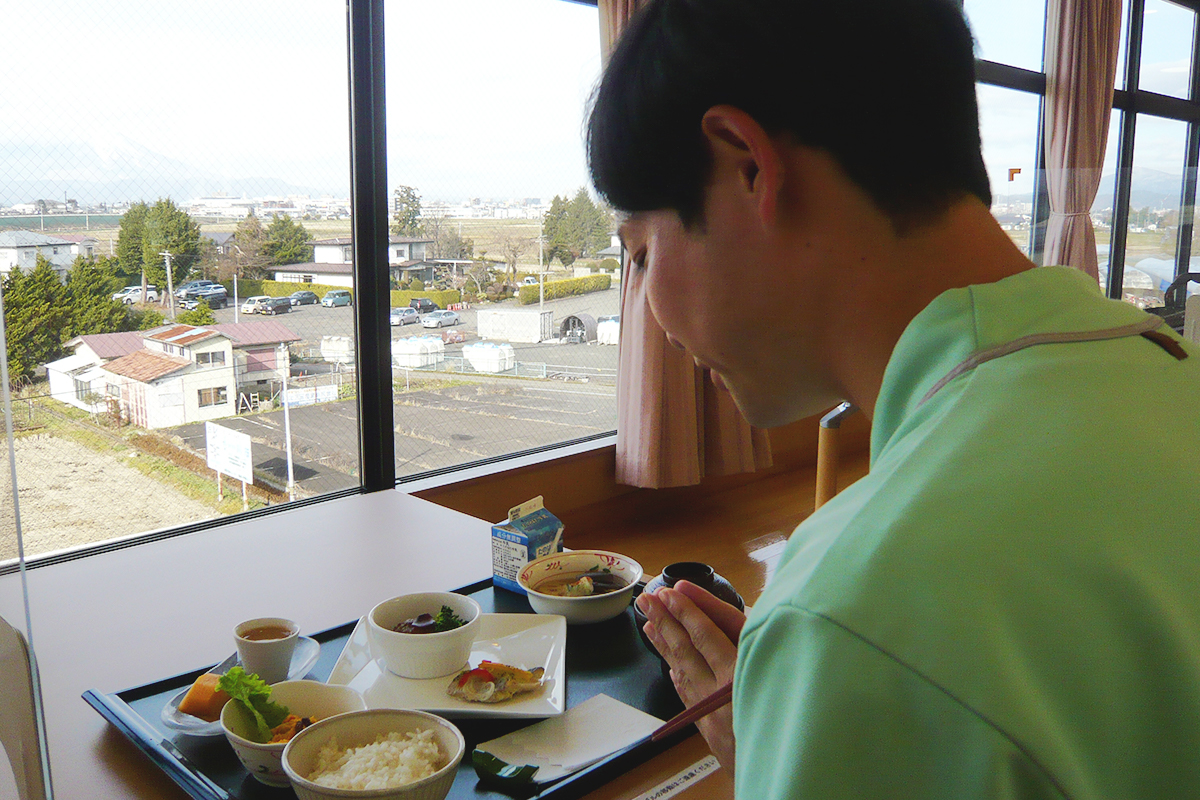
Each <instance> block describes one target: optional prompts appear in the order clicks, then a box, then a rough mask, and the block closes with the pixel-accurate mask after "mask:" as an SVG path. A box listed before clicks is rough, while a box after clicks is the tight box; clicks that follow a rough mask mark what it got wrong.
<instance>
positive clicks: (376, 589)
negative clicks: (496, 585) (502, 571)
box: [0, 491, 491, 800]
mask: <svg viewBox="0 0 1200 800" xmlns="http://www.w3.org/2000/svg"><path fill="white" fill-rule="evenodd" d="M100 513H102V511H101V512H100ZM490 530H491V526H490V523H488V522H486V521H483V520H479V519H476V518H474V517H469V516H467V515H465V514H460V513H459V512H457V511H451V510H449V509H446V508H443V507H441V506H438V505H434V504H433V503H429V502H427V501H424V500H419V499H417V498H415V497H411V496H409V495H407V494H403V493H400V492H395V491H387V492H377V493H374V494H369V495H358V496H354V497H348V498H343V499H339V500H332V501H328V502H322V503H316V504H313V505H310V506H306V507H302V508H295V509H289V510H287V511H283V512H280V513H276V514H269V515H266V516H263V517H261V518H258V519H251V520H245V521H242V522H237V523H234V524H230V525H226V526H222V527H220V528H217V529H214V530H209V531H204V532H199V533H194V534H188V535H185V536H178V537H175V538H173V539H168V540H164V541H161V542H156V543H154V544H149V545H141V546H136V547H130V548H126V549H123V550H118V551H115V552H112V553H106V554H102V555H96V556H90V557H87V558H81V559H78V560H75V561H70V562H67V563H63V564H56V565H53V566H47V567H40V568H37V569H32V570H29V571H28V572H27V575H28V580H29V593H30V605H31V608H32V614H33V643H34V650H35V653H36V655H37V658H38V664H39V668H40V670H41V681H42V691H43V696H44V698H45V712H46V726H47V734H48V739H49V746H50V762H51V768H52V773H53V778H54V788H55V796H56V797H57V798H59V800H74V799H75V798H78V799H79V800H92V799H93V798H115V797H136V798H142V799H143V800H146V799H149V798H156V799H157V798H168V799H169V800H181V798H185V797H186V795H185V793H184V792H183V791H182V790H181V789H180V788H179V787H177V786H176V785H175V784H174V783H173V782H172V781H171V780H170V779H169V778H167V777H166V775H165V774H164V773H163V772H161V771H160V770H159V769H158V768H157V767H155V766H154V765H153V764H152V763H151V762H150V761H149V759H147V758H146V757H145V756H143V755H142V754H141V753H140V752H139V751H138V750H137V749H136V748H135V747H134V746H133V745H132V744H130V743H129V742H128V741H127V740H126V739H125V738H124V737H123V736H122V735H121V734H120V733H118V732H117V731H115V730H114V729H112V728H111V727H110V726H109V724H108V723H107V722H105V721H104V719H103V718H101V716H100V715H99V714H97V713H96V711H94V710H93V709H92V708H91V707H90V706H88V705H87V704H86V703H85V702H84V701H83V699H82V698H81V695H82V694H83V692H84V691H86V690H88V689H95V690H97V691H99V692H103V693H108V692H114V691H120V690H123V689H127V688H130V687H134V686H141V685H143V684H146V683H150V682H151V681H155V680H159V679H162V678H166V677H170V676H173V675H178V674H181V673H183V672H187V671H189V670H193V669H196V668H199V667H203V666H205V665H207V664H211V663H214V662H216V661H219V660H220V659H222V658H224V657H225V656H226V655H228V654H229V653H230V652H233V639H232V635H233V634H232V629H233V626H234V625H236V624H237V623H238V622H240V621H242V620H244V619H249V618H251V617H259V616H282V617H288V618H291V619H294V620H296V621H297V622H299V623H300V626H301V629H302V632H310V631H319V630H324V629H326V628H331V627H334V626H336V625H340V624H342V623H345V622H348V621H350V620H353V619H355V618H357V617H359V616H361V615H362V614H364V613H366V611H367V610H368V609H370V608H371V606H373V605H374V604H375V603H377V602H379V601H380V600H383V599H386V598H388V597H391V596H393V595H396V594H401V593H404V592H414V591H428V590H445V589H450V588H456V587H459V586H465V585H469V584H471V583H474V582H476V581H480V580H484V579H486V578H489V577H490V576H491V547H490ZM20 583H21V582H20V577H19V574H16V573H14V574H11V575H6V576H3V577H0V615H2V616H3V617H4V618H5V619H7V620H9V621H10V622H11V623H12V624H13V625H14V626H15V627H18V628H22V629H23V628H24V620H25V612H24V606H23V603H22V596H21V585H20ZM5 766H6V765H5ZM6 781H9V783H7V786H11V782H10V781H11V779H10V778H8V777H7V776H5V777H4V778H0V794H3V793H4V791H5V789H6Z"/></svg>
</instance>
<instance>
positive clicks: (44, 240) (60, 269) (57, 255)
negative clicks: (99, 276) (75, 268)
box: [0, 231, 78, 280]
mask: <svg viewBox="0 0 1200 800" xmlns="http://www.w3.org/2000/svg"><path fill="white" fill-rule="evenodd" d="M77 245H78V243H77V242H72V241H70V240H68V239H64V238H62V237H59V236H47V235H46V234H44V233H35V232H33V231H0V277H7V276H8V274H9V273H11V272H12V271H13V270H14V269H19V270H21V271H22V272H29V271H31V270H32V269H33V268H34V267H35V266H36V265H37V256H38V254H39V253H40V254H41V255H42V256H44V257H45V258H46V260H47V261H49V262H50V264H51V265H53V267H54V271H55V272H57V273H58V276H59V277H60V278H62V279H63V280H65V279H66V277H67V272H68V271H69V270H70V269H71V262H72V261H74V260H75V255H76V247H77Z"/></svg>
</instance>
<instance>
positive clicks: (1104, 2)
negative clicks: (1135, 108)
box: [1043, 0, 1121, 279]
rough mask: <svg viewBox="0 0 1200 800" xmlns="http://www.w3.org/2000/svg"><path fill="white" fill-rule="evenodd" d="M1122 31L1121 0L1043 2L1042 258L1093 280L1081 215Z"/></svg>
mask: <svg viewBox="0 0 1200 800" xmlns="http://www.w3.org/2000/svg"><path fill="white" fill-rule="evenodd" d="M1120 35H1121V0H1049V2H1048V3H1047V6H1046V131H1045V139H1046V183H1047V185H1048V188H1049V193H1050V220H1049V223H1048V225H1047V227H1046V246H1045V257H1044V260H1043V263H1046V264H1065V265H1068V266H1072V267H1077V268H1078V269H1081V270H1083V271H1084V272H1086V273H1087V274H1088V275H1091V276H1092V277H1093V278H1097V279H1098V273H1097V263H1096V233H1095V231H1094V230H1093V228H1092V220H1091V217H1090V216H1089V214H1088V212H1089V210H1090V209H1091V207H1092V201H1093V200H1095V198H1096V189H1097V188H1098V187H1099V185H1100V169H1101V167H1102V166H1103V164H1104V148H1105V145H1106V143H1107V140H1108V121H1109V116H1110V113H1111V110H1112V99H1113V84H1114V82H1115V80H1116V72H1117V48H1118V45H1119V39H1120Z"/></svg>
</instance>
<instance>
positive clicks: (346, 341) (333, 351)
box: [321, 336, 354, 364]
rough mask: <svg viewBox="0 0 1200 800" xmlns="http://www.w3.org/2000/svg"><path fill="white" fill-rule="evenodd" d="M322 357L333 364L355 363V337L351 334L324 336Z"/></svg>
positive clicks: (322, 338) (322, 339)
mask: <svg viewBox="0 0 1200 800" xmlns="http://www.w3.org/2000/svg"><path fill="white" fill-rule="evenodd" d="M321 358H323V359H325V360H326V361H328V362H330V363H332V364H353V363H354V339H352V338H351V337H349V336H322V337H321Z"/></svg>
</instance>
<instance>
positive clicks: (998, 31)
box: [963, 0, 1046, 72]
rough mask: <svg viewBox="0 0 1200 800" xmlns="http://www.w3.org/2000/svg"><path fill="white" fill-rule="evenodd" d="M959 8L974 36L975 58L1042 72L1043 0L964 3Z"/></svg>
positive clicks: (968, 1)
mask: <svg viewBox="0 0 1200 800" xmlns="http://www.w3.org/2000/svg"><path fill="white" fill-rule="evenodd" d="M963 8H964V10H965V11H966V14H967V19H968V20H969V21H970V23H971V32H972V33H973V34H974V35H975V43H976V44H975V56H976V58H982V59H984V60H985V61H995V62H998V63H1000V64H1010V65H1012V66H1014V67H1021V68H1022V69H1028V70H1033V71H1034V72H1041V71H1042V43H1043V41H1044V40H1045V30H1046V2H1045V0H1006V2H1003V3H997V2H996V1H995V0H966V2H965V3H964V4H963Z"/></svg>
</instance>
